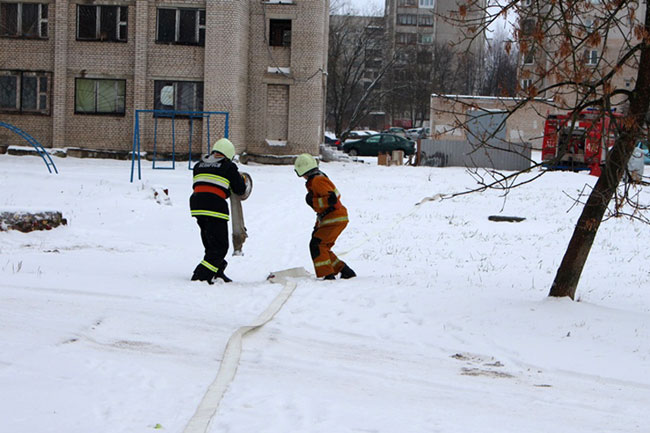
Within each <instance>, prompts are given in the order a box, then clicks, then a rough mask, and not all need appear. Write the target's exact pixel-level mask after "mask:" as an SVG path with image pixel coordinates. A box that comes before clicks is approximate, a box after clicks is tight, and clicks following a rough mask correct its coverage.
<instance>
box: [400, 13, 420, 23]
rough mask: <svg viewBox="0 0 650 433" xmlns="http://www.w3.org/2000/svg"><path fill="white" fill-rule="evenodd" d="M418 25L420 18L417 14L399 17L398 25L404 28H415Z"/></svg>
mask: <svg viewBox="0 0 650 433" xmlns="http://www.w3.org/2000/svg"><path fill="white" fill-rule="evenodd" d="M417 23H418V16H417V15H415V14H400V15H397V24H400V25H403V26H414V25H416V24H417Z"/></svg>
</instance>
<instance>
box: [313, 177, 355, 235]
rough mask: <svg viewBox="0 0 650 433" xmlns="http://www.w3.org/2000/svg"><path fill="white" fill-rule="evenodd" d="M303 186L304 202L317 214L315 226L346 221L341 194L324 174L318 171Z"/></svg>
mask: <svg viewBox="0 0 650 433" xmlns="http://www.w3.org/2000/svg"><path fill="white" fill-rule="evenodd" d="M305 186H306V187H307V196H306V197H305V200H306V201H307V204H308V205H309V206H311V208H312V209H314V211H315V212H316V213H317V214H318V220H317V222H316V226H322V225H326V224H335V223H338V222H343V221H346V222H347V221H348V211H347V209H346V208H345V206H343V204H342V203H341V200H340V197H341V194H340V193H339V191H338V190H337V189H336V186H334V184H333V183H332V181H331V180H329V178H328V177H327V176H326V175H325V174H324V173H321V172H320V171H319V172H317V173H316V174H314V175H313V176H310V177H309V179H307V183H306V185H305Z"/></svg>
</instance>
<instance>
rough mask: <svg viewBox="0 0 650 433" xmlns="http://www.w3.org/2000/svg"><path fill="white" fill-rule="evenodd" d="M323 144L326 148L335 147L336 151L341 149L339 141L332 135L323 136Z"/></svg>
mask: <svg viewBox="0 0 650 433" xmlns="http://www.w3.org/2000/svg"><path fill="white" fill-rule="evenodd" d="M325 144H327V145H328V146H332V147H336V148H337V149H338V148H340V147H341V140H339V139H338V138H336V137H335V136H333V135H329V134H325Z"/></svg>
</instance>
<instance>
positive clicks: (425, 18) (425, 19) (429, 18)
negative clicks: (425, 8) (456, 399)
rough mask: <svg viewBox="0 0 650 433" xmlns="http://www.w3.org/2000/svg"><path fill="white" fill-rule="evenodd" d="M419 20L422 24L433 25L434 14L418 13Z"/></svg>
mask: <svg viewBox="0 0 650 433" xmlns="http://www.w3.org/2000/svg"><path fill="white" fill-rule="evenodd" d="M418 20H419V24H420V25H421V26H427V27H430V26H433V15H418Z"/></svg>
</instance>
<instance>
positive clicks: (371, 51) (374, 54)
mask: <svg viewBox="0 0 650 433" xmlns="http://www.w3.org/2000/svg"><path fill="white" fill-rule="evenodd" d="M382 56H383V52H382V50H380V49H378V48H366V59H381V58H382Z"/></svg>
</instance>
